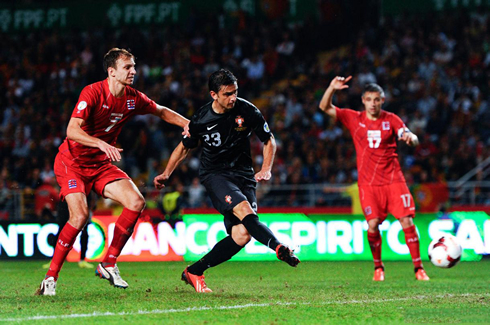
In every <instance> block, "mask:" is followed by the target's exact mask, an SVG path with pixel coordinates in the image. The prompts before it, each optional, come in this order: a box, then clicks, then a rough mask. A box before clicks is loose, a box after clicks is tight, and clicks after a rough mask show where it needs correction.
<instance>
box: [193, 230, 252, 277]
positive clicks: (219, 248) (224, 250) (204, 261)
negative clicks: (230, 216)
mask: <svg viewBox="0 0 490 325" xmlns="http://www.w3.org/2000/svg"><path fill="white" fill-rule="evenodd" d="M242 248H243V246H240V245H238V244H237V243H235V241H234V240H233V238H231V236H228V237H225V238H223V239H222V240H220V241H219V242H218V243H217V244H216V245H215V246H214V247H213V249H212V250H211V251H210V252H209V253H207V254H206V255H204V256H203V257H202V258H201V259H200V260H199V261H197V262H196V263H194V264H192V265H191V266H189V267H188V268H187V271H188V272H189V273H191V274H195V275H202V274H203V273H204V271H206V270H207V269H208V268H210V267H213V266H216V265H218V264H221V263H223V262H226V261H228V260H229V259H230V258H232V257H233V256H234V255H235V254H237V253H238V252H239V251H240V250H241V249H242Z"/></svg>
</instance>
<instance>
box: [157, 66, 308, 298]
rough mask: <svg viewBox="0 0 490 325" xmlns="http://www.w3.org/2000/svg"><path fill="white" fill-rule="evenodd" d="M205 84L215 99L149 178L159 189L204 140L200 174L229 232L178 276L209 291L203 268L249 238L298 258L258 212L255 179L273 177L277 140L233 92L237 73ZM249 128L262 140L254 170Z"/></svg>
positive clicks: (283, 256) (291, 260)
mask: <svg viewBox="0 0 490 325" xmlns="http://www.w3.org/2000/svg"><path fill="white" fill-rule="evenodd" d="M208 86H209V92H210V94H211V97H212V98H213V101H211V102H209V103H207V104H206V105H204V106H203V107H201V108H200V109H199V110H198V111H197V112H196V114H195V115H194V116H193V117H192V119H191V122H190V124H189V133H190V137H184V139H183V140H182V142H181V143H179V145H178V146H177V148H175V150H174V151H173V153H172V155H171V156H170V159H169V161H168V164H167V166H166V168H165V171H164V172H163V173H162V174H161V175H158V176H156V177H155V179H154V180H153V183H154V185H155V187H156V188H157V189H161V188H163V187H164V186H165V185H164V183H165V181H167V180H168V179H169V177H170V175H171V174H172V172H173V171H174V170H175V168H176V167H177V166H178V164H179V163H180V162H181V161H182V160H183V159H184V158H185V157H186V156H187V153H188V152H189V150H190V149H192V148H195V147H197V146H198V144H199V141H200V142H201V143H202V146H203V149H202V153H201V165H200V168H199V178H200V180H201V183H202V184H203V185H204V187H205V188H206V191H207V192H208V194H209V196H210V198H211V201H212V202H213V205H214V207H215V208H216V209H217V210H218V211H219V212H220V213H221V214H223V216H224V222H225V228H226V231H227V233H228V236H227V237H225V238H224V239H222V240H221V241H220V242H218V243H217V244H216V245H215V246H214V247H213V249H212V250H211V251H210V252H209V253H207V254H206V255H205V256H204V257H202V258H201V259H200V260H199V261H197V262H196V263H194V264H192V265H191V266H189V267H187V268H186V269H185V270H184V272H183V273H182V280H183V281H184V282H186V283H187V284H190V285H192V286H193V287H194V289H195V290H196V291H197V292H212V290H211V289H209V288H208V287H207V286H206V283H205V282H204V275H203V273H204V271H205V270H206V269H208V268H210V267H213V266H216V265H218V264H221V263H223V262H225V261H228V260H229V259H230V258H232V257H233V256H234V255H235V254H237V253H238V252H239V251H240V250H241V249H242V248H243V247H244V246H245V245H246V244H247V243H248V242H249V241H250V239H251V237H253V238H255V239H256V240H257V241H258V242H260V243H262V244H264V245H266V246H267V247H269V248H270V249H272V250H274V251H275V252H276V255H277V258H278V259H280V260H282V261H284V262H286V263H288V264H289V265H291V266H296V265H298V263H299V259H298V258H297V257H296V256H295V255H294V254H293V251H292V250H291V249H289V248H288V247H287V246H285V245H283V244H281V243H280V242H279V241H278V240H277V239H276V237H275V236H274V234H273V233H272V232H271V231H270V229H269V228H267V227H266V226H265V225H264V224H263V223H261V222H260V221H259V218H258V216H257V214H256V212H257V198H256V195H255V188H256V184H257V182H260V181H267V180H269V179H270V178H271V168H272V163H273V160H274V154H275V152H276V142H275V140H274V136H273V135H272V133H271V131H270V130H269V126H268V124H267V122H266V121H265V119H264V117H263V116H262V113H260V111H259V110H258V109H257V107H255V106H254V105H253V104H252V103H250V102H248V101H246V100H244V99H242V98H239V97H237V94H238V85H237V78H236V77H235V76H234V75H233V74H232V73H231V72H230V71H228V70H225V69H221V70H218V71H216V72H214V73H212V74H211V75H210V77H209V82H208ZM252 131H253V132H254V133H255V134H256V135H257V136H258V137H259V139H260V140H261V141H262V142H263V143H264V149H263V155H264V159H263V162H262V168H261V170H260V171H259V172H258V173H256V174H255V173H254V170H253V167H252V157H251V154H250V140H249V139H248V138H249V137H250V135H251V134H252ZM254 174H255V175H254Z"/></svg>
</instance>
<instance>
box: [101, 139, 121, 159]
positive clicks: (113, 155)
mask: <svg viewBox="0 0 490 325" xmlns="http://www.w3.org/2000/svg"><path fill="white" fill-rule="evenodd" d="M99 149H100V150H102V151H103V152H104V153H105V154H106V155H107V157H108V158H109V159H110V160H111V161H120V160H121V152H122V151H123V149H120V148H116V147H114V146H111V145H110V144H108V143H107V142H104V141H100V142H99Z"/></svg>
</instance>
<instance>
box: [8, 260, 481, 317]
mask: <svg viewBox="0 0 490 325" xmlns="http://www.w3.org/2000/svg"><path fill="white" fill-rule="evenodd" d="M44 263H46V261H25V262H24V261H22V262H19V261H17V262H10V261H9V262H0V271H1V272H0V274H1V282H0V323H13V322H16V323H35V324H52V323H60V322H63V323H64V324H84V323H87V324H93V323H95V322H101V323H104V324H119V323H121V322H127V323H135V324H156V323H159V324H160V323H169V324H324V323H333V324H358V323H369V324H400V323H416V324H419V323H460V322H466V323H490V260H488V259H484V260H483V261H481V262H466V263H460V264H459V265H457V266H456V267H454V268H453V269H438V268H436V267H434V266H432V265H431V264H430V263H429V262H426V263H425V266H426V270H427V273H428V274H429V276H430V277H431V281H429V282H419V281H416V280H415V278H414V274H413V268H412V264H411V263H410V262H387V263H385V272H386V280H385V281H384V282H382V283H376V282H373V281H372V273H373V266H372V263H371V262H303V263H301V264H300V265H299V266H298V267H297V268H291V267H289V266H288V265H286V264H285V263H282V262H279V261H278V262H228V263H224V264H222V265H220V266H218V267H215V268H212V269H210V270H208V271H207V272H206V282H207V284H208V286H209V287H210V288H211V289H213V290H214V292H213V293H210V294H197V293H196V292H194V291H193V289H192V287H190V286H188V285H184V283H183V282H182V281H180V274H181V272H182V270H183V269H184V268H185V266H186V264H184V263H182V262H160V263H157V262H152V263H120V264H119V269H120V270H121V275H122V276H123V278H124V279H125V280H127V282H128V283H129V285H130V286H129V288H128V289H126V290H123V289H117V288H113V287H112V286H110V285H109V283H108V282H107V281H106V280H101V279H98V278H96V277H95V276H94V271H93V270H87V269H80V268H79V267H78V265H77V264H75V263H66V264H65V266H64V267H63V270H62V272H61V274H60V276H61V277H60V279H59V281H58V287H57V295H56V296H54V297H44V296H34V292H35V290H36V288H37V287H38V285H39V283H40V281H41V279H42V278H43V276H44V274H45V271H46V270H43V269H42V265H43V264H44Z"/></svg>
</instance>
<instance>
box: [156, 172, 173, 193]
mask: <svg viewBox="0 0 490 325" xmlns="http://www.w3.org/2000/svg"><path fill="white" fill-rule="evenodd" d="M168 179H169V176H168V175H164V174H160V175H158V176H156V177H155V178H154V179H153V185H155V188H156V189H157V190H161V189H162V188H164V187H165V182H166V181H167V180H168Z"/></svg>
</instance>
